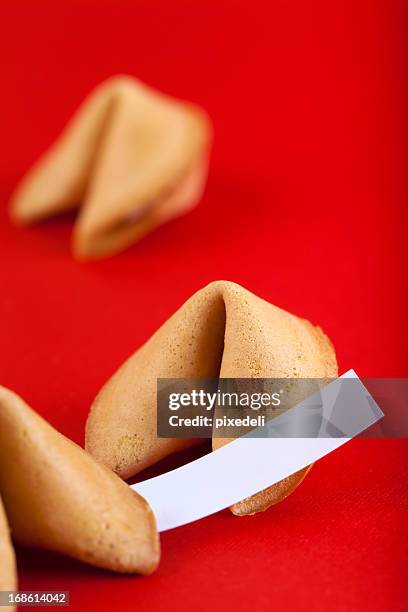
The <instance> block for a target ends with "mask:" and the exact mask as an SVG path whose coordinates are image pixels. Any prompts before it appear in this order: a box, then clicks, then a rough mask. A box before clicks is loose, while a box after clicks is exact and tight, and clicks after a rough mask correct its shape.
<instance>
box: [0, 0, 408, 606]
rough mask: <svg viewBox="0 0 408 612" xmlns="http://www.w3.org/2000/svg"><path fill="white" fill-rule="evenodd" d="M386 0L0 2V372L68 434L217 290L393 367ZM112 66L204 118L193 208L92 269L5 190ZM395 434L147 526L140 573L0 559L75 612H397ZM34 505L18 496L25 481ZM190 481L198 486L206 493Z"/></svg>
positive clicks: (403, 493)
mask: <svg viewBox="0 0 408 612" xmlns="http://www.w3.org/2000/svg"><path fill="white" fill-rule="evenodd" d="M404 13H405V10H404V3H403V2H379V1H373V0H367V1H362V2H354V1H352V0H348V1H346V2H325V1H323V0H322V1H321V2H316V1H314V2H302V1H292V2H273V3H270V2H261V1H258V0H253V1H252V2H249V3H247V2H237V1H235V2H232V1H231V2H227V1H221V0H218V1H217V2H212V1H210V2H202V3H198V2H187V1H186V0H184V1H182V0H172V1H171V2H165V1H164V0H163V1H159V0H157V1H156V2H151V1H147V0H146V1H135V0H133V1H130V0H129V1H124V0H121V1H118V0H116V1H114V0H110V1H108V0H98V1H96V0H95V1H91V0H88V1H82V2H80V1H79V0H72V1H70V2H68V1H66V0H65V1H62V0H60V1H59V2H55V1H49V2H46V1H45V0H37V1H36V2H34V1H32V2H28V1H22V0H3V2H2V3H1V7H0V24H1V25H0V56H1V58H2V94H1V96H0V105H1V106H0V121H1V125H0V128H1V134H2V146H1V155H2V160H1V161H2V163H1V169H0V178H1V182H0V193H1V209H0V262H1V263H0V287H1V294H0V321H1V327H0V329H1V331H0V339H1V350H0V376H1V378H0V382H1V383H2V384H4V385H6V386H9V387H11V388H12V389H14V390H15V391H17V392H18V393H20V394H21V395H23V397H24V398H25V399H26V400H27V401H28V402H29V403H31V405H32V406H33V407H34V408H35V409H36V410H38V411H39V412H40V413H41V414H42V415H44V416H45V417H46V418H47V419H48V420H49V421H50V422H51V423H52V424H53V425H55V426H56V427H57V428H59V429H60V430H61V431H63V432H64V433H65V434H67V435H68V436H70V437H72V438H73V439H74V440H76V441H77V442H80V443H82V441H83V430H84V423H85V419H86V415H87V412H88V409H89V406H90V404H91V402H92V400H93V398H94V396H95V394H96V392H97V391H98V389H99V388H100V387H101V385H102V384H103V383H104V381H105V380H106V378H107V377H108V376H109V375H110V374H111V373H112V372H113V371H114V370H115V369H116V368H117V367H118V366H119V365H120V363H121V362H122V361H123V359H124V358H125V357H127V356H128V355H129V354H130V353H132V352H133V351H134V350H135V349H136V348H137V347H139V346H140V345H141V343H142V342H144V341H145V340H146V339H147V338H148V337H149V336H150V335H151V334H152V333H153V332H154V331H155V330H156V328H157V327H158V326H159V325H160V324H161V323H162V322H163V321H164V320H165V319H166V318H167V317H168V316H169V315H171V314H172V313H173V311H174V310H175V309H176V308H177V307H178V306H179V305H180V304H181V303H182V302H183V301H184V300H185V299H186V298H187V297H188V296H190V294H191V293H192V292H193V291H195V290H197V289H199V288H200V287H202V286H203V285H205V284H206V283H207V282H209V281H212V280H215V279H229V280H234V281H236V282H238V283H241V284H242V285H244V286H245V287H247V288H248V289H250V290H251V291H253V292H255V293H256V294H258V295H260V296H261V297H263V298H265V299H267V300H269V301H271V302H272V303H274V304H277V305H278V306H281V307H283V308H286V309H288V310H290V311H292V312H294V313H295V314H298V315H301V316H304V317H306V318H308V319H310V320H312V321H313V322H316V323H318V324H320V325H321V326H322V327H323V329H324V330H325V331H326V332H327V333H328V334H329V335H330V337H331V338H332V339H333V342H334V344H335V346H336V349H337V353H338V359H339V364H340V370H341V371H342V372H344V371H345V370H347V369H348V368H350V367H353V368H355V369H356V371H357V372H358V374H359V375H360V376H407V373H408V364H407V340H408V333H407V316H406V314H407V291H406V277H407V265H406V231H407V213H406V209H407V196H408V193H407V192H408V189H407V184H406V172H407V161H408V160H407V157H408V156H407V152H406V127H407V125H406V123H407V122H406V117H407V108H408V105H407V101H408V100H407V98H408V96H407V76H406V75H407V66H406V65H405V57H406V54H405V49H404V34H405V32H404V29H405V25H406V15H405V14H404ZM116 73H129V74H133V75H135V76H138V77H140V78H141V79H143V80H145V81H147V82H148V83H150V84H151V85H153V86H155V87H157V88H159V89H161V90H164V91H166V92H168V93H170V94H173V95H176V96H179V97H184V98H186V99H191V100H193V101H196V102H198V103H200V104H202V105H203V106H204V107H205V108H206V109H207V110H208V111H209V113H210V115H211V117H212V118H213V121H214V126H215V142H214V151H213V157H212V164H211V171H210V177H209V183H208V187H207V190H206V193H205V196H204V198H203V200H202V203H201V205H200V206H199V207H198V208H197V209H196V210H194V211H193V212H192V213H191V214H189V215H188V216H186V217H184V218H182V219H179V220H177V221H174V222H172V223H169V224H168V225H166V226H165V227H162V228H160V229H159V230H157V231H156V232H155V233H153V234H151V235H150V236H148V237H147V238H145V239H144V240H143V241H142V242H140V243H139V244H138V245H136V246H134V247H133V248H131V249H130V250H128V251H127V252H126V253H123V254H121V255H120V256H118V257H115V258H112V259H110V260H106V261H102V262H98V263H90V264H79V263H76V262H75V261H73V260H72V258H71V256H70V249H69V238H70V232H71V229H72V217H64V218H63V219H58V220H52V221H49V222H46V223H43V224H41V225H38V226H37V227H35V228H28V229H18V228H15V227H12V225H11V224H10V222H9V221H8V218H7V212H6V206H7V200H8V197H9V194H10V192H11V190H12V188H13V186H14V185H15V183H16V181H17V180H18V178H19V177H20V176H21V175H22V173H23V172H24V171H25V170H26V169H27V167H28V166H29V165H30V164H31V163H32V162H33V161H34V160H35V159H36V158H37V157H38V155H39V154H40V153H41V152H42V151H43V150H44V149H45V148H46V147H47V146H48V145H49V144H50V142H51V141H52V139H53V138H55V136H56V135H57V134H58V133H59V131H60V128H61V126H62V125H63V124H64V122H65V121H66V120H67V118H68V117H69V116H70V114H71V113H72V111H73V110H74V108H75V107H76V106H77V104H78V103H79V102H80V101H81V100H82V99H83V98H84V96H85V95H86V94H87V93H88V92H89V91H90V89H91V88H92V87H93V86H95V85H96V84H97V83H99V82H100V81H101V80H103V79H104V78H106V77H108V76H110V75H113V74H116ZM407 460H408V447H407V444H406V441H404V440H391V441H384V440H382V441H381V440H380V441H378V440H356V441H353V442H351V443H350V444H347V445H346V446H345V447H344V448H341V449H339V450H338V451H336V452H335V453H333V454H332V455H330V456H328V457H326V458H325V459H323V460H321V461H320V462H319V463H318V465H316V466H315V467H314V469H313V470H312V472H311V473H310V475H309V476H308V477H307V479H306V480H305V481H304V483H303V485H302V486H301V487H300V488H299V489H298V490H297V491H296V492H295V493H294V494H293V495H292V496H291V497H290V498H288V499H287V500H286V501H285V502H284V503H282V504H280V505H279V506H276V507H274V508H272V509H270V510H269V511H268V512H265V513H264V514H261V515H258V516H256V517H247V518H236V517H233V516H231V515H230V514H229V512H228V511H225V512H221V513H219V514H217V515H216V516H213V517H209V518H207V519H205V520H203V521H200V522H198V523H196V524H191V525H188V526H186V527H182V528H179V529H177V530H174V531H171V532H168V533H165V534H163V536H162V537H161V542H162V561H161V564H160V567H159V569H158V571H157V572H156V573H155V574H154V575H152V576H150V577H148V578H140V577H120V576H115V575H111V574H109V573H107V572H102V571H99V570H96V569H93V568H88V567H86V566H84V565H81V564H79V563H76V562H74V561H70V560H67V559H64V558H63V557H59V556H57V555H49V554H46V553H40V552H38V551H30V552H29V551H26V550H22V549H20V550H19V551H18V564H19V576H20V588H22V589H37V590H40V589H63V590H69V591H71V601H72V604H71V608H72V609H75V610H84V611H85V610H105V609H106V610H112V609H114V610H117V611H118V612H119V611H131V610H159V609H161V610H163V609H166V610H169V611H170V610H188V609H191V610H203V611H204V610H234V611H241V610H242V611H247V610H252V609H254V610H272V609H273V610H295V611H297V610H299V611H303V610H313V611H314V610H318V611H320V610H322V611H323V610H334V611H340V610H341V611H343V610H347V611H348V610H353V611H354V610H370V611H377V610H381V611H382V610H387V611H388V610H393V611H398V610H406V609H407V607H408V587H407V569H406V568H407V561H408V527H407V524H408V521H407V513H408V470H407ZM33 494H34V492H33ZM210 494H211V493H210V491H209V495H210Z"/></svg>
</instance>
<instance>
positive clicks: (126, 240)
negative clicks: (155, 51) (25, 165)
mask: <svg viewBox="0 0 408 612" xmlns="http://www.w3.org/2000/svg"><path fill="white" fill-rule="evenodd" d="M210 140H211V125H210V121H209V119H208V117H207V115H206V114H205V112H204V111H203V110H202V109H201V108H199V107H197V106H194V105H193V104H190V103H187V102H183V101H180V100H176V99H174V98H171V97H169V96H166V95H164V94H161V93H159V92H157V91H155V90H154V89H152V88H150V87H148V86H146V85H144V84H143V83H141V82H140V81H138V80H136V79H134V78H132V77H126V76H117V77H112V78H111V79H108V80H107V81H105V82H103V83H102V84H101V85H99V86H98V87H97V88H96V89H95V90H94V91H93V92H92V93H91V94H90V95H89V97H88V98H87V99H86V100H85V101H84V103H83V104H82V105H81V106H80V108H79V110H78V111H77V113H76V114H75V115H74V117H73V118H72V119H71V121H70V122H69V123H68V125H67V126H66V128H65V129H64V131H63V132H62V134H61V136H60V137H59V138H58V139H57V141H56V142H55V144H54V145H53V146H52V147H51V148H50V149H49V150H48V151H47V152H46V153H45V155H44V156H43V157H42V158H41V159H40V160H39V161H38V162H37V163H36V164H35V165H34V167H33V168H32V169H31V170H30V171H29V172H28V173H27V175H26V176H25V177H24V178H23V179H22V181H21V183H20V184H19V185H18V187H17V189H16V191H15V193H14V195H13V196H12V200H11V216H12V218H13V219H14V220H15V221H16V222H17V223H19V224H29V223H32V222H34V221H37V220H40V219H43V218H46V217H51V216H53V215H56V214H58V213H61V212H64V211H67V210H71V209H77V208H80V212H79V216H78V218H77V221H76V224H75V227H74V233H73V252H74V255H75V256H76V257H77V258H79V259H94V258H102V257H105V256H109V255H113V254H115V253H118V252H119V251H122V250H123V249H125V248H126V247H128V246H130V245H131V244H133V243H135V242H137V241H138V240H139V239H140V238H142V237H143V236H144V235H145V234H147V233H148V232H150V231H151V230H153V229H154V228H155V227H157V226H158V225H160V224H162V223H165V222H166V221H168V220H170V219H171V218H174V217H177V216H179V215H181V214H183V213H185V212H187V211H188V210H189V209H191V208H192V207H194V206H195V205H196V204H197V203H198V201H199V200H200V198H201V195H202V192H203V189H204V185H205V181H206V176H207V168H208V156H209V147H210Z"/></svg>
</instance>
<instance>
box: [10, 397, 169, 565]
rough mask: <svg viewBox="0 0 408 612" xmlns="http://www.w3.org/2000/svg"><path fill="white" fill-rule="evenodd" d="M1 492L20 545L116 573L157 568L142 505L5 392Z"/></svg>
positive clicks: (151, 525) (150, 522)
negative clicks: (57, 553)
mask: <svg viewBox="0 0 408 612" xmlns="http://www.w3.org/2000/svg"><path fill="white" fill-rule="evenodd" d="M0 491H1V495H2V498H3V502H4V506H5V509H6V512H7V516H8V520H9V523H10V526H11V529H12V534H13V538H14V539H15V540H16V541H17V542H19V543H21V544H24V545H28V546H33V547H38V548H43V549H48V550H52V551H55V552H59V553H63V554H65V555H68V556H70V557H73V558H75V559H79V560H81V561H84V562H86V563H90V564H91V565H96V566H98V567H102V568H106V569H109V570H113V571H116V572H125V573H133V572H134V573H140V574H150V573H151V572H153V571H154V570H155V569H156V567H157V565H158V562H159V557H160V549H159V538H158V533H157V530H156V523H155V518H154V516H153V513H152V511H151V509H150V507H149V505H148V504H147V503H146V501H145V500H144V499H143V498H142V497H141V496H140V495H138V494H136V493H135V492H134V491H132V490H131V489H130V488H129V487H128V486H127V485H126V484H125V483H124V482H123V481H122V480H121V479H120V478H118V477H117V476H116V475H115V474H113V472H111V471H110V470H108V469H107V468H106V467H105V466H103V465H100V464H99V463H97V462H96V461H95V460H94V459H93V458H92V457H91V456H90V455H89V454H88V453H86V452H85V451H84V450H83V449H82V448H80V447H79V446H77V445H76V444H74V443H73V442H72V441H71V440H69V439H68V438H66V437H65V436H63V435H62V434H60V433H58V432H57V431H56V430H55V429H53V428H52V427H51V426H50V425H49V424H48V423H47V422H46V421H44V420H43V419H42V418H41V417H40V416H39V415H38V414H36V413H35V412H34V411H33V410H31V408H29V407H28V406H27V404H26V403H25V402H24V401H23V400H22V399H21V398H20V397H18V396H17V395H16V394H15V393H13V392H12V391H9V390H8V389H6V388H4V387H0Z"/></svg>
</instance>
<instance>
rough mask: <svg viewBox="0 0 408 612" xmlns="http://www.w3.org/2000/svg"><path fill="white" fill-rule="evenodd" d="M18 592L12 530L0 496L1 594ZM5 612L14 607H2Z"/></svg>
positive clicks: (9, 611)
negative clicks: (3, 592)
mask: <svg viewBox="0 0 408 612" xmlns="http://www.w3.org/2000/svg"><path fill="white" fill-rule="evenodd" d="M16 590H17V572H16V559H15V556H14V549H13V545H12V543H11V538H10V529H9V526H8V522H7V517H6V514H5V512H4V508H3V504H2V501H1V496H0V592H1V591H16ZM2 610H4V612H11V610H14V606H5V607H4V608H3V607H2Z"/></svg>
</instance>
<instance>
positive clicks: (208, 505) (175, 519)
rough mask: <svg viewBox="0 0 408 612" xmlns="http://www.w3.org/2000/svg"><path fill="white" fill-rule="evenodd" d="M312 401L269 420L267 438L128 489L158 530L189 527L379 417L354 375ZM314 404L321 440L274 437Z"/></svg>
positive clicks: (232, 446)
mask: <svg viewBox="0 0 408 612" xmlns="http://www.w3.org/2000/svg"><path fill="white" fill-rule="evenodd" d="M342 379H343V380H342ZM344 379H353V384H352V385H347V384H342V383H343V382H344ZM316 396H318V401H317V399H316V397H315V395H313V396H312V397H311V398H308V399H307V400H305V402H301V403H300V404H298V405H297V406H295V407H293V408H291V409H290V410H288V411H286V412H285V413H284V414H283V415H281V417H276V419H272V420H271V421H270V423H273V424H274V427H273V428H271V436H272V437H259V438H257V437H254V436H253V434H251V437H248V436H243V437H241V438H239V439H237V440H234V441H233V442H231V443H229V444H227V445H225V446H223V447H222V448H220V449H218V450H216V451H214V452H212V453H209V454H208V455H205V456H204V457H200V458H199V459H197V460H196V461H192V462H191V463H188V464H187V465H183V466H182V467H179V468H177V469H175V470H172V471H170V472H167V473H166V474H161V475H160V476H156V477H155V478H149V479H148V480H145V481H143V482H139V483H137V484H134V485H132V489H134V490H135V491H137V492H138V493H140V495H142V496H143V497H144V498H145V499H146V500H147V501H148V502H149V504H150V506H151V508H152V510H153V512H154V513H155V515H156V520H157V528H158V530H159V531H166V530H167V529H173V528H174V527H179V526H181V525H185V524H186V523H191V522H192V521H196V520H198V519H200V518H203V517H205V516H208V515H210V514H214V512H218V511H219V510H223V509H224V508H227V507H228V506H230V505H231V504H234V503H236V502H239V501H241V500H242V499H244V498H246V497H249V496H250V495H254V494H255V493H258V492H259V491H262V490H263V489H266V488H267V487H269V486H271V485H273V484H275V483H276V482H278V481H279V480H282V479H283V478H286V477H287V476H290V475H291V474H293V473H294V472H297V471H298V470H301V469H302V468H304V467H306V466H307V465H310V464H311V463H313V462H314V461H317V460H318V459H321V458H322V457H324V456H325V455H327V454H328V453H331V452H332V451H334V450H335V449H336V448H339V447H340V446H342V445H343V444H345V443H346V442H349V441H350V440H351V439H352V438H353V437H355V436H356V435H358V434H359V433H361V432H362V431H364V430H365V429H367V427H369V426H370V425H373V424H374V423H375V422H377V421H378V420H379V419H381V418H382V417H383V416H384V414H383V412H382V411H381V409H380V408H379V407H378V405H377V404H376V403H375V401H374V399H373V398H372V397H371V395H370V394H369V393H368V391H367V389H366V388H365V387H364V385H363V383H362V382H361V381H360V379H359V378H358V376H357V374H355V372H354V371H353V370H350V371H349V372H347V373H346V374H343V376H341V377H340V378H337V379H336V380H335V381H333V382H332V383H330V384H328V385H327V386H326V387H324V388H323V389H321V390H320V391H319V392H318V394H316ZM306 404H307V405H306ZM317 404H319V406H320V409H321V414H322V415H323V416H324V418H323V419H322V423H323V422H324V423H326V425H327V424H328V425H329V427H327V426H326V427H325V433H324V434H323V437H296V438H294V437H279V433H277V432H279V421H278V420H279V419H280V418H282V424H283V425H284V424H285V423H287V422H288V419H289V418H290V417H292V419H296V418H298V417H299V415H302V412H301V411H302V408H305V406H306V409H310V408H311V407H312V408H313V407H315V406H316V405H317ZM342 407H343V410H342ZM344 415H346V416H344ZM276 423H277V425H275V424H276ZM323 426H324V425H323ZM330 431H331V432H332V433H331V434H330ZM335 436H342V437H335Z"/></svg>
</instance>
